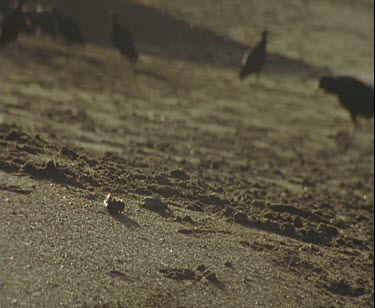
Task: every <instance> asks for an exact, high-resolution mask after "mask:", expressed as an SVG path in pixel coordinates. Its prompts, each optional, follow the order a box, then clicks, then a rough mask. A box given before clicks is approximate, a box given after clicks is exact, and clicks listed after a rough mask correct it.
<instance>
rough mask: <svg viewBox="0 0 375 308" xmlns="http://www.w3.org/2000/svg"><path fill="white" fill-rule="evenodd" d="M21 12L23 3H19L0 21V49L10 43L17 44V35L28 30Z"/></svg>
mask: <svg viewBox="0 0 375 308" xmlns="http://www.w3.org/2000/svg"><path fill="white" fill-rule="evenodd" d="M22 10H23V1H19V2H18V4H17V6H16V7H15V8H14V9H13V10H12V11H10V12H9V13H8V14H7V15H5V16H4V18H3V20H2V21H1V25H0V27H1V36H0V48H1V47H4V46H6V45H8V44H10V43H17V40H18V35H19V33H20V32H22V31H25V30H26V29H27V28H28V25H27V18H26V15H25V14H24V13H23V11H22Z"/></svg>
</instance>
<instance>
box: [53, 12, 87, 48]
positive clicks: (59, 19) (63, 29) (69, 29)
mask: <svg viewBox="0 0 375 308" xmlns="http://www.w3.org/2000/svg"><path fill="white" fill-rule="evenodd" d="M52 15H53V16H54V17H55V18H56V24H57V28H58V30H59V32H60V34H61V36H62V37H63V39H64V40H65V41H66V42H67V43H70V44H75V43H77V44H84V43H85V40H84V38H83V35H82V32H81V29H80V28H79V26H78V24H77V23H76V22H75V21H74V20H73V19H71V18H70V17H68V16H65V15H63V14H62V12H61V11H60V10H59V9H57V8H55V7H54V8H53V9H52Z"/></svg>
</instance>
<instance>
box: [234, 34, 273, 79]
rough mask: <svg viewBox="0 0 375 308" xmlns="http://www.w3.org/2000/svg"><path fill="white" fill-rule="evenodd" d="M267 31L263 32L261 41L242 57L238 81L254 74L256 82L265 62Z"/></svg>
mask: <svg viewBox="0 0 375 308" xmlns="http://www.w3.org/2000/svg"><path fill="white" fill-rule="evenodd" d="M267 35H268V31H267V30H264V31H263V33H262V39H261V41H260V42H259V43H258V44H257V45H256V46H255V47H254V48H250V49H249V50H248V51H247V52H246V53H245V54H244V56H243V59H242V67H241V70H240V79H241V80H243V79H244V78H245V77H247V76H250V75H251V74H253V73H255V74H256V78H257V80H258V78H259V74H260V72H261V70H262V68H263V65H264V62H265V61H266V55H267V54H266V45H267Z"/></svg>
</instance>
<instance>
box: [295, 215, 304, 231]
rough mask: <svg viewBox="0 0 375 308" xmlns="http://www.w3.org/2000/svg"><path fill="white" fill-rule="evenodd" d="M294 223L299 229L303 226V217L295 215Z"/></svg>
mask: <svg viewBox="0 0 375 308" xmlns="http://www.w3.org/2000/svg"><path fill="white" fill-rule="evenodd" d="M293 225H294V227H296V228H298V229H299V228H302V227H303V222H302V219H301V218H300V217H299V216H297V217H295V218H294V219H293Z"/></svg>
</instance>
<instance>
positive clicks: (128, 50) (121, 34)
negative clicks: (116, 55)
mask: <svg viewBox="0 0 375 308" xmlns="http://www.w3.org/2000/svg"><path fill="white" fill-rule="evenodd" d="M112 41H113V44H114V45H115V46H116V47H117V49H118V50H119V51H120V52H121V54H122V55H123V56H125V57H126V58H127V59H128V60H129V62H130V63H131V64H135V63H136V62H137V60H138V57H139V54H138V51H137V50H136V49H135V46H134V41H133V35H132V33H131V32H130V30H129V29H127V28H126V27H124V26H122V25H121V24H120V23H119V21H118V16H117V14H115V13H114V14H112Z"/></svg>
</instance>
